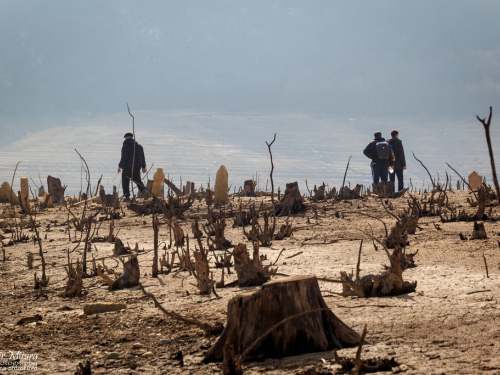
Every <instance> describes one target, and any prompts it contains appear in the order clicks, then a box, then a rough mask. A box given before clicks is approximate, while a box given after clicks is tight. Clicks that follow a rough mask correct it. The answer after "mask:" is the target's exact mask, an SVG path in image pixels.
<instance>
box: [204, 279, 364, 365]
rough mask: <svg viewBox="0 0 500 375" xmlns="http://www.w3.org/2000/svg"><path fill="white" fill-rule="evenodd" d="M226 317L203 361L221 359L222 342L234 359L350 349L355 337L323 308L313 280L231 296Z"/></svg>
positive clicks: (275, 283) (282, 281)
mask: <svg viewBox="0 0 500 375" xmlns="http://www.w3.org/2000/svg"><path fill="white" fill-rule="evenodd" d="M297 315H298V316H297ZM227 316H228V319H227V324H226V327H225V328H224V331H223V332H222V335H221V336H220V338H219V340H218V341H217V342H216V343H215V344H214V346H212V348H211V349H210V350H209V351H208V353H207V354H206V356H205V358H204V359H203V362H205V363H207V362H214V361H222V360H223V356H224V354H223V352H224V345H225V344H226V343H227V344H229V345H232V347H233V348H234V353H235V355H242V354H243V353H244V352H245V350H246V349H250V350H249V352H248V353H246V356H247V357H270V358H281V357H286V356H291V355H298V354H303V353H311V352H318V351H326V350H331V349H334V348H344V347H353V346H356V345H358V344H359V342H360V339H361V338H360V336H359V335H358V334H357V333H356V332H355V331H354V330H352V329H351V328H349V327H348V326H347V325H345V324H344V323H343V322H342V321H341V320H340V319H339V318H338V317H337V316H336V315H335V314H334V313H333V312H332V311H331V310H330V309H329V308H328V307H327V305H326V303H325V301H324V300H323V297H322V296H321V292H320V290H319V285H318V281H317V279H316V277H315V276H292V277H286V278H282V279H277V280H273V281H270V282H267V283H265V284H263V285H262V289H261V290H258V291H256V292H253V293H244V294H240V295H238V296H235V297H233V298H232V299H231V300H230V301H229V303H228V314H227ZM294 316H297V317H296V318H294ZM285 319H288V320H287V321H286V322H283V321H284V320H285ZM280 322H282V324H279V323H280ZM271 328H272V329H271ZM270 329H271V330H270ZM268 330H270V332H267V331H268ZM265 333H266V335H264V334H265ZM262 335H264V337H261V336H262ZM259 338H260V340H259V341H258V344H257V345H255V346H254V347H253V348H250V346H251V345H252V344H253V343H254V342H255V341H256V340H257V339H259Z"/></svg>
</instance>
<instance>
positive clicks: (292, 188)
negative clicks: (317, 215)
mask: <svg viewBox="0 0 500 375" xmlns="http://www.w3.org/2000/svg"><path fill="white" fill-rule="evenodd" d="M305 209H306V205H305V204H304V199H303V198H302V195H300V191H299V184H298V183H297V181H295V182H291V183H289V184H286V189H285V195H284V196H283V199H282V200H281V202H280V203H278V204H277V205H276V211H275V213H276V215H279V216H286V215H291V214H295V213H297V212H301V211H304V210H305Z"/></svg>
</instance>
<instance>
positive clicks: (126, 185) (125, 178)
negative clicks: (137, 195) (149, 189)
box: [122, 168, 146, 197]
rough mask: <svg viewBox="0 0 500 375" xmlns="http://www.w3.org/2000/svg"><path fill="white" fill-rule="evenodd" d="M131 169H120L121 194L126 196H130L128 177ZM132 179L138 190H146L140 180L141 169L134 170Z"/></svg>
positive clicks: (130, 176)
mask: <svg viewBox="0 0 500 375" xmlns="http://www.w3.org/2000/svg"><path fill="white" fill-rule="evenodd" d="M131 172H132V171H131V170H130V169H128V170H125V169H124V170H122V188H123V195H124V196H126V197H129V196H130V178H132V173H131ZM132 181H134V182H135V183H136V184H137V187H138V188H139V191H141V192H142V193H144V191H145V190H146V189H145V188H144V185H143V184H142V181H141V169H140V168H139V169H137V170H135V171H134V175H133V178H132Z"/></svg>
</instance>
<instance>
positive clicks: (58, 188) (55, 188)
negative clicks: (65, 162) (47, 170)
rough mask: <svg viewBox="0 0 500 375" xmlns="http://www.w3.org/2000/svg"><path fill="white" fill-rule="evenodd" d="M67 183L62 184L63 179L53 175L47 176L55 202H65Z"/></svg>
mask: <svg viewBox="0 0 500 375" xmlns="http://www.w3.org/2000/svg"><path fill="white" fill-rule="evenodd" d="M66 187H67V186H66V185H64V186H62V185H61V180H60V179H58V178H55V177H52V176H47V189H48V191H49V194H50V196H51V197H52V203H53V204H64V203H66V202H65V200H64V192H65V191H66Z"/></svg>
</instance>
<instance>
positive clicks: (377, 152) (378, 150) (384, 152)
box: [363, 131, 394, 185]
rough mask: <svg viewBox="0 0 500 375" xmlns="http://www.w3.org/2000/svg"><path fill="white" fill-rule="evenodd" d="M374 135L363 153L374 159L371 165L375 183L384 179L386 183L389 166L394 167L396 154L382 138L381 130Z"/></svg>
mask: <svg viewBox="0 0 500 375" xmlns="http://www.w3.org/2000/svg"><path fill="white" fill-rule="evenodd" d="M373 136H374V138H375V139H374V140H373V141H371V142H370V143H368V145H367V146H366V147H365V149H364V150H363V154H365V156H366V157H368V158H369V159H371V160H372V162H371V164H370V166H371V168H372V177H373V183H374V184H375V185H378V183H379V181H380V180H382V182H383V183H384V184H386V183H387V178H388V174H389V167H394V164H393V160H394V154H393V153H392V150H391V147H390V146H389V144H388V143H387V142H386V141H385V139H384V138H382V133H381V132H379V131H377V132H375V133H374V134H373Z"/></svg>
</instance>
